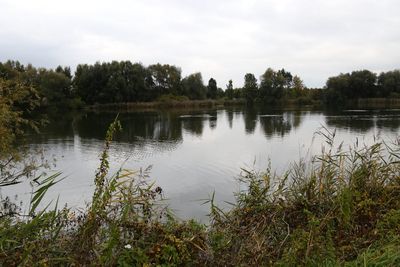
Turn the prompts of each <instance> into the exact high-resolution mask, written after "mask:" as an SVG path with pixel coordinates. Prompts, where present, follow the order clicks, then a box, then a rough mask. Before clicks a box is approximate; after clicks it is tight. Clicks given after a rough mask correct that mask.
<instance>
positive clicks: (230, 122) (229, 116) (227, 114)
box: [226, 109, 234, 129]
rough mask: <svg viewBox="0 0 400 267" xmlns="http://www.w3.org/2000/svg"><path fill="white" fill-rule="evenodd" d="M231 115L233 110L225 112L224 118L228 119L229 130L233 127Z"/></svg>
mask: <svg viewBox="0 0 400 267" xmlns="http://www.w3.org/2000/svg"><path fill="white" fill-rule="evenodd" d="M233 114H234V111H233V109H228V110H226V117H227V118H228V123H229V128H231V129H232V126H233Z"/></svg>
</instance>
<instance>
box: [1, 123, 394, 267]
mask: <svg viewBox="0 0 400 267" xmlns="http://www.w3.org/2000/svg"><path fill="white" fill-rule="evenodd" d="M118 130H120V124H119V123H118V121H115V122H114V123H112V124H111V126H110V128H109V130H108V132H107V134H106V142H105V147H104V152H103V154H102V156H101V159H100V166H99V168H98V171H97V173H96V175H95V177H94V183H95V191H94V194H93V198H92V201H91V203H90V205H89V206H88V207H87V208H86V209H85V211H77V210H71V209H67V208H63V209H58V207H57V205H56V206H55V208H53V209H50V210H47V211H46V210H43V209H39V208H38V207H39V204H40V201H41V199H42V197H43V195H44V194H45V193H46V191H47V190H49V189H51V186H52V185H53V184H54V183H56V182H57V180H56V179H58V176H59V174H56V175H53V176H51V177H49V178H46V179H43V180H39V179H36V181H38V185H37V186H36V188H35V191H34V194H33V198H32V201H31V205H30V209H29V212H28V214H21V211H20V210H19V209H18V208H17V207H16V206H15V205H14V206H13V205H12V203H10V202H4V201H3V203H2V205H1V208H0V215H1V216H0V263H1V264H2V265H6V266H15V265H21V266H32V265H107V266H109V265H110V266H111V265H119V266H132V265H134V266H152V265H155V266H156V265H160V266H182V265H183V266H187V265H189V266H242V265H246V266H249V265H251V266H265V265H277V266H295V265H296V266H297V265H299V266H342V265H345V266H361V265H362V266H396V265H398V264H400V253H399V251H400V197H399V196H400V175H399V173H400V164H399V161H398V158H399V156H398V155H399V151H400V143H398V142H397V141H396V143H394V144H390V146H388V145H386V144H385V143H377V144H375V145H373V146H371V147H366V146H365V147H364V146H361V147H358V145H355V146H354V147H352V148H351V149H350V150H349V151H343V150H342V148H341V146H339V147H337V146H335V145H334V143H333V141H334V133H330V132H328V131H327V130H324V131H322V132H321V133H322V134H323V135H325V137H326V138H327V147H326V149H325V150H324V151H323V152H322V154H321V155H318V156H316V157H314V158H313V159H311V160H310V161H305V160H303V161H300V162H299V163H297V164H294V165H293V166H292V168H291V169H289V170H288V171H287V172H286V173H285V174H283V175H282V176H277V175H274V174H273V172H271V170H270V169H269V170H267V171H265V172H256V171H248V170H243V173H242V175H241V178H240V179H241V182H243V183H244V185H246V186H245V187H242V188H243V190H242V191H239V192H238V193H237V195H236V202H235V203H234V204H233V206H232V208H231V210H229V211H223V210H221V209H219V208H218V207H217V206H215V204H214V202H213V199H214V197H213V196H212V197H211V199H210V200H209V201H208V202H209V203H210V205H211V211H210V225H208V226H206V225H201V224H199V223H197V222H195V221H178V220H176V219H174V217H173V216H172V215H170V214H169V212H168V209H167V208H166V207H165V205H164V204H163V203H162V201H161V199H162V194H163V193H164V192H163V191H162V189H161V188H160V187H157V186H155V185H154V184H152V183H149V173H148V170H140V171H129V170H123V169H120V170H119V171H118V172H116V173H114V174H109V168H110V167H109V165H110V163H109V161H108V158H109V155H108V151H109V146H110V143H111V142H112V136H113V134H114V132H115V131H118ZM335 147H336V148H335ZM164 194H165V193H164Z"/></svg>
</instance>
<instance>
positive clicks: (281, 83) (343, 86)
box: [0, 61, 400, 107]
mask: <svg viewBox="0 0 400 267" xmlns="http://www.w3.org/2000/svg"><path fill="white" fill-rule="evenodd" d="M0 79H1V80H14V81H18V82H20V83H22V84H24V85H26V86H32V87H34V88H36V90H37V92H38V94H39V96H40V98H41V102H42V105H44V106H46V105H57V106H67V107H74V106H81V105H85V104H87V105H92V104H97V103H100V104H101V103H124V102H148V101H157V100H159V99H179V100H202V99H220V98H225V99H245V100H246V102H247V103H249V104H253V103H262V104H279V103H285V101H292V102H294V103H296V104H312V103H315V102H324V103H325V104H332V105H336V104H337V103H344V102H346V100H348V99H357V98H373V97H385V98H386V97H400V71H399V70H394V71H389V72H386V73H385V72H383V73H381V74H379V75H377V74H375V73H373V72H370V71H368V70H362V71H353V72H352V73H346V74H340V75H338V76H335V77H330V78H329V79H328V80H327V82H326V86H325V87H324V88H321V89H310V88H307V87H306V86H305V85H304V83H303V81H302V80H301V78H300V77H299V76H297V75H293V74H292V73H290V72H289V71H286V70H285V69H280V70H277V71H276V70H273V69H271V68H268V69H267V70H266V71H265V72H264V73H263V74H262V75H261V76H260V78H259V80H257V78H256V77H255V75H254V74H252V73H247V74H246V75H245V76H244V85H243V87H241V88H234V86H233V82H232V80H230V81H229V82H228V84H227V85H226V88H225V89H222V88H220V87H218V85H217V81H216V80H215V79H214V78H211V79H210V80H209V81H208V84H207V85H204V82H203V78H202V75H201V73H199V72H198V73H193V74H190V75H188V76H186V77H183V78H182V71H181V69H180V68H179V67H176V66H173V65H168V64H153V65H150V66H147V67H146V66H144V65H143V64H141V63H132V62H130V61H112V62H103V63H100V62H97V63H95V64H93V65H89V64H80V65H78V66H77V68H76V70H75V72H74V73H73V74H72V72H71V69H70V67H62V66H58V67H57V68H55V69H46V68H35V67H33V66H32V65H31V64H28V65H27V66H24V65H22V64H21V63H19V62H18V61H7V62H5V63H0Z"/></svg>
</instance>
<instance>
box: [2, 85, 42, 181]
mask: <svg viewBox="0 0 400 267" xmlns="http://www.w3.org/2000/svg"><path fill="white" fill-rule="evenodd" d="M39 100H40V99H39V95H38V93H37V91H36V90H35V88H33V87H32V86H29V85H26V84H24V83H23V82H21V81H19V80H17V79H12V80H4V79H2V78H0V187H1V186H5V185H10V184H14V183H18V182H19V178H21V177H23V176H27V175H29V174H30V173H31V172H32V171H34V170H35V166H34V165H32V164H31V163H27V164H24V163H23V162H21V161H22V160H23V159H24V156H23V154H22V153H21V152H20V151H18V150H17V142H18V143H20V142H21V140H20V139H21V137H22V136H23V134H24V129H26V128H27V127H30V128H33V129H37V127H38V125H39V122H37V121H34V120H32V119H30V113H31V112H33V111H34V110H35V109H36V108H37V107H38V106H39V103H40V101H39Z"/></svg>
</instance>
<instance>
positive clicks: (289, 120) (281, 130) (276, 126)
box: [260, 112, 303, 138]
mask: <svg viewBox="0 0 400 267" xmlns="http://www.w3.org/2000/svg"><path fill="white" fill-rule="evenodd" d="M302 118H303V117H302V115H301V113H300V112H285V113H281V114H272V115H261V116H260V125H261V129H262V130H263V132H264V134H265V136H266V137H267V138H271V137H273V136H281V137H283V136H285V135H286V134H288V133H289V132H290V131H291V130H292V129H296V128H297V127H299V126H300V124H301V122H302Z"/></svg>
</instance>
